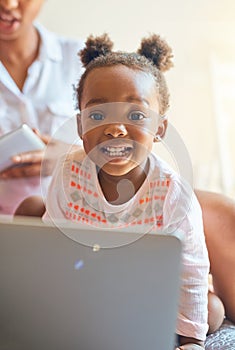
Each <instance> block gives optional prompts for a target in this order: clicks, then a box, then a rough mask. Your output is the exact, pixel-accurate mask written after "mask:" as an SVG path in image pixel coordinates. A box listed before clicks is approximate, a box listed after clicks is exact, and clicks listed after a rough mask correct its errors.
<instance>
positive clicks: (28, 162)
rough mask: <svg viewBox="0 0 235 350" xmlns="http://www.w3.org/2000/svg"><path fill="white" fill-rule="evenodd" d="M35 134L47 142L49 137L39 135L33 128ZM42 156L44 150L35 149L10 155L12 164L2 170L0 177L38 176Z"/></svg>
mask: <svg viewBox="0 0 235 350" xmlns="http://www.w3.org/2000/svg"><path fill="white" fill-rule="evenodd" d="M33 131H34V132H35V134H37V136H38V137H40V139H41V140H42V141H43V142H44V143H45V144H48V142H49V139H50V137H49V136H47V135H41V134H40V133H39V132H38V131H37V130H33ZM43 158H44V150H36V151H30V152H24V153H19V154H16V155H15V156H14V157H12V162H13V165H12V166H11V167H10V168H8V169H6V170H4V171H2V172H1V174H0V178H1V179H12V178H22V177H31V176H39V175H40V172H41V164H42V161H43Z"/></svg>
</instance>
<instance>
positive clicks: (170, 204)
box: [164, 182, 209, 340]
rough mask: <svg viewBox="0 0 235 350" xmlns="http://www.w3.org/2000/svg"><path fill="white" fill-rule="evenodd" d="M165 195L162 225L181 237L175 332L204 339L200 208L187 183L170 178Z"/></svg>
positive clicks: (204, 263) (205, 306)
mask: <svg viewBox="0 0 235 350" xmlns="http://www.w3.org/2000/svg"><path fill="white" fill-rule="evenodd" d="M167 197H168V198H166V204H165V208H164V209H165V210H164V213H166V217H165V225H166V227H167V229H168V231H169V232H171V233H174V232H175V230H176V231H177V232H178V233H180V237H181V238H182V243H183V248H182V270H181V288H180V297H179V308H178V317H177V329H176V332H177V334H179V335H182V336H185V337H192V338H196V339H199V340H205V338H206V334H207V331H208V324H207V319H208V273H209V259H208V252H207V248H206V242H205V236H204V231H203V221H202V212H201V208H200V205H199V203H198V201H197V199H196V196H195V195H194V193H193V191H192V189H190V186H189V185H187V184H182V183H180V182H178V183H177V182H175V183H174V182H172V184H171V185H170V188H169V194H168V196H167Z"/></svg>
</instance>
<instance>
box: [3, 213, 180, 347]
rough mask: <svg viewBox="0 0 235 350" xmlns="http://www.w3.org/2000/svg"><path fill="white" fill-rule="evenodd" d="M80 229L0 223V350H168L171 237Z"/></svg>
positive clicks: (175, 282) (173, 291) (175, 267)
mask: <svg viewBox="0 0 235 350" xmlns="http://www.w3.org/2000/svg"><path fill="white" fill-rule="evenodd" d="M88 228H89V229H88V230H80V232H79V235H80V238H81V240H80V242H81V243H78V242H77V241H75V240H72V239H70V238H69V237H68V235H66V234H64V233H63V232H62V231H61V230H59V229H58V228H56V227H51V226H46V225H45V224H42V223H40V222H39V221H36V220H30V219H27V222H24V221H22V220H18V221H16V222H13V223H7V222H4V221H2V222H1V223H0V350H163V349H164V350H172V349H174V340H175V339H174V338H175V337H174V333H175V323H176V316H177V299H178V291H179V280H180V278H179V275H180V254H181V243H180V241H179V239H177V238H176V237H174V236H164V235H151V234H145V235H143V236H138V238H137V234H129V233H125V235H126V237H129V238H130V239H129V238H128V239H129V241H128V239H127V241H125V242H126V243H125V244H124V243H123V244H116V246H115V244H114V245H113V247H112V246H111V245H109V247H108V248H103V246H104V245H103V242H104V240H105V239H106V238H107V237H108V238H107V239H108V240H109V239H110V237H111V238H112V237H113V236H115V240H116V239H117V237H119V236H120V240H121V241H122V240H123V237H124V236H123V235H124V233H120V232H113V231H112V232H108V233H107V232H99V231H96V230H92V229H91V228H90V227H89V226H88ZM71 230H74V229H73V228H71ZM76 230H77V229H76ZM107 235H109V236H107ZM128 235H129V236H128ZM86 237H88V240H89V244H84V242H86ZM92 242H93V243H94V244H93V243H92ZM100 242H101V244H99V243H100ZM115 242H116V241H115ZM90 243H91V244H90Z"/></svg>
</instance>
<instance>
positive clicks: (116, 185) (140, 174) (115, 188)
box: [98, 159, 149, 205]
mask: <svg viewBox="0 0 235 350" xmlns="http://www.w3.org/2000/svg"><path fill="white" fill-rule="evenodd" d="M148 170H149V160H148V159H147V160H146V162H145V164H144V165H142V166H138V167H136V168H135V169H133V170H131V171H130V172H129V173H128V174H125V175H123V176H113V175H110V174H107V173H105V172H104V171H103V170H102V169H100V170H99V172H98V179H99V183H100V187H101V189H102V191H103V194H104V196H105V198H106V200H107V201H108V202H109V203H111V204H114V205H120V204H123V203H126V202H128V201H129V200H130V199H131V198H132V197H133V196H134V195H135V194H136V192H137V191H138V190H139V188H140V187H141V186H142V184H143V183H144V181H145V179H146V176H147V174H148Z"/></svg>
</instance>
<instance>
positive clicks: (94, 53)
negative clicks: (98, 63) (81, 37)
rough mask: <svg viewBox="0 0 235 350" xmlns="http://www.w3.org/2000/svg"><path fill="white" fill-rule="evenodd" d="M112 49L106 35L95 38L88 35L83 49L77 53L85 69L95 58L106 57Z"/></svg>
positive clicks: (111, 44)
mask: <svg viewBox="0 0 235 350" xmlns="http://www.w3.org/2000/svg"><path fill="white" fill-rule="evenodd" d="M112 48H113V42H112V41H111V40H110V38H109V36H108V34H107V33H104V34H103V35H101V36H97V37H94V36H93V35H90V36H89V37H88V38H87V41H86V44H85V48H84V49H83V50H81V51H80V52H79V56H80V57H81V61H82V63H83V66H84V67H86V66H87V65H88V64H89V63H90V62H91V61H93V60H94V59H95V58H96V57H99V56H105V55H107V53H109V52H111V51H112Z"/></svg>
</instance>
